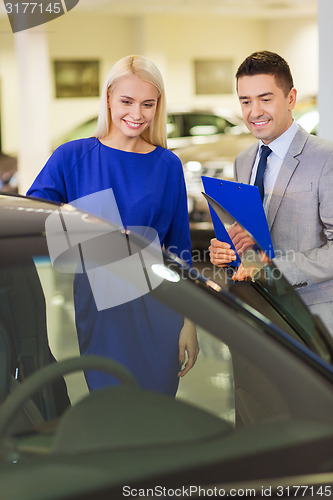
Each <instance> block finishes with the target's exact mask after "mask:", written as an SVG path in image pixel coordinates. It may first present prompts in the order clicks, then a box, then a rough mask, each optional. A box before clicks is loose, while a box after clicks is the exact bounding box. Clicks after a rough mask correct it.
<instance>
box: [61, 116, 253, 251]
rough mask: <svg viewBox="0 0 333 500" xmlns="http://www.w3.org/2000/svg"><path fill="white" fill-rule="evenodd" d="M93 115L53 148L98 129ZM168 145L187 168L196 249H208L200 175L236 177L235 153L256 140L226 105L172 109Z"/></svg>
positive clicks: (209, 227)
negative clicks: (234, 171) (234, 170)
mask: <svg viewBox="0 0 333 500" xmlns="http://www.w3.org/2000/svg"><path fill="white" fill-rule="evenodd" d="M96 124H97V117H93V118H91V119H89V120H87V121H85V122H84V123H82V124H81V125H79V126H78V127H76V128H74V129H73V130H72V131H70V132H69V133H67V134H66V135H65V136H63V137H62V138H59V139H58V140H57V142H56V144H55V145H54V147H56V146H58V145H60V144H62V143H64V142H68V141H70V140H75V139H81V138H83V137H89V136H91V135H92V134H93V133H94V131H95V128H96ZM167 137H168V147H169V148H170V149H171V150H172V151H173V152H174V153H175V154H177V155H178V156H179V158H180V160H181V161H182V164H183V167H184V174H185V181H186V185H187V191H188V209H189V218H190V229H191V238H192V245H193V248H207V246H208V244H209V240H210V238H212V237H213V235H214V230H213V225H212V222H211V219H210V215H209V209H208V205H207V203H206V201H205V200H204V198H203V197H202V194H201V192H202V183H201V176H202V175H206V176H213V177H219V178H221V179H225V180H232V178H233V162H234V159H235V157H236V155H237V154H238V153H239V152H240V151H242V149H244V148H245V147H247V146H248V145H250V144H252V143H253V142H254V140H255V139H253V137H252V135H251V134H250V133H249V131H248V130H247V128H246V127H245V125H244V123H243V121H242V119H241V117H239V116H238V115H237V114H235V113H233V112H232V111H230V110H228V109H226V108H216V109H207V108H206V109H194V108H186V107H183V108H182V109H179V108H178V109H170V110H169V113H168V116H167Z"/></svg>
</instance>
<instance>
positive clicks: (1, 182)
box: [0, 151, 18, 193]
mask: <svg viewBox="0 0 333 500" xmlns="http://www.w3.org/2000/svg"><path fill="white" fill-rule="evenodd" d="M17 191H18V179H17V158H16V157H15V156H11V155H7V154H5V153H3V152H1V151H0V192H3V193H17Z"/></svg>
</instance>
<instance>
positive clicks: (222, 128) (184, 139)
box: [53, 107, 246, 150]
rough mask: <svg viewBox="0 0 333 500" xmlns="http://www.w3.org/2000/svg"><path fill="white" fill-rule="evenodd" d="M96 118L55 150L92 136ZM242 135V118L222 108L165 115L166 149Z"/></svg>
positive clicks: (59, 141) (68, 135)
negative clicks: (220, 137)
mask: <svg viewBox="0 0 333 500" xmlns="http://www.w3.org/2000/svg"><path fill="white" fill-rule="evenodd" d="M96 125H97V116H94V117H91V118H89V119H88V120H86V121H84V122H83V123H81V124H80V125H78V126H77V127H75V128H74V129H72V130H70V131H69V132H67V133H66V134H65V135H63V136H62V137H59V138H58V139H57V140H56V141H55V143H54V144H53V149H55V148H56V147H57V146H59V145H60V144H63V143H64V142H68V141H72V140H75V139H82V138H83V137H90V136H92V135H93V134H94V131H95V129H96ZM244 132H245V133H246V130H245V128H244V125H243V122H242V119H241V118H240V117H239V116H238V115H236V114H235V113H233V112H231V111H230V110H228V109H225V108H217V109H194V108H190V107H183V108H182V109H179V108H177V109H173V110H169V112H168V115H167V139H168V148H169V149H171V150H175V149H177V148H180V147H186V146H189V145H191V144H202V143H206V142H210V141H214V140H215V138H216V137H218V136H220V135H224V134H225V135H229V134H230V135H238V134H241V133H244Z"/></svg>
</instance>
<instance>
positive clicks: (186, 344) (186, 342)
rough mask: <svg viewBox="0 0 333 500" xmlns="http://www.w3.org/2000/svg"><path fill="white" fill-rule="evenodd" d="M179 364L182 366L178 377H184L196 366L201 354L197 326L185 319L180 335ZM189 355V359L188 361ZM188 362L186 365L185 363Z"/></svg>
mask: <svg viewBox="0 0 333 500" xmlns="http://www.w3.org/2000/svg"><path fill="white" fill-rule="evenodd" d="M178 346H179V363H180V365H181V366H182V369H181V370H180V372H178V377H184V375H186V373H187V372H188V371H189V370H190V369H191V368H192V367H193V365H194V364H195V362H196V360H197V357H198V354H199V344H198V338H197V332H196V327H195V324H194V323H193V322H192V321H190V320H189V319H187V318H184V326H183V328H182V329H181V331H180V334H179V342H178ZM186 353H187V359H186ZM185 360H186V363H185Z"/></svg>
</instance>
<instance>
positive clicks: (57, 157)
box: [27, 146, 68, 203]
mask: <svg viewBox="0 0 333 500" xmlns="http://www.w3.org/2000/svg"><path fill="white" fill-rule="evenodd" d="M27 196H33V197H35V198H42V199H44V200H51V201H58V202H60V203H67V202H68V200H67V192H66V185H65V179H64V171H63V157H62V149H61V146H60V147H59V148H57V149H56V150H55V151H54V153H53V154H52V155H51V157H50V158H49V160H48V161H47V162H46V164H45V166H44V168H43V169H42V170H41V172H40V173H39V174H38V176H37V177H36V179H35V180H34V182H33V184H32V186H31V187H30V189H29V190H28V192H27Z"/></svg>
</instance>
